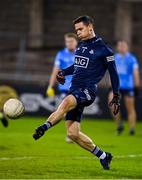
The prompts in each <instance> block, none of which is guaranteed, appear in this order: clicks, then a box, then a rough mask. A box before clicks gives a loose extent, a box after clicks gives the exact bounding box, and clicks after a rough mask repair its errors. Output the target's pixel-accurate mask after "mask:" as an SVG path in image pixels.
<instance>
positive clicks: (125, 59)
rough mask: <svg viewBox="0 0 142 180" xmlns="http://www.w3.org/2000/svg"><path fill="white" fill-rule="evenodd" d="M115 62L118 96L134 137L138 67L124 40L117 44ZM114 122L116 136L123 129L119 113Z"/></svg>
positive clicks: (110, 95)
mask: <svg viewBox="0 0 142 180" xmlns="http://www.w3.org/2000/svg"><path fill="white" fill-rule="evenodd" d="M115 61H116V68H117V70H118V75H119V79H120V94H121V95H122V98H123V99H124V104H125V108H126V111H127V116H128V122H129V127H130V132H129V134H130V135H134V134H135V130H134V129H135V125H136V110H135V96H137V95H138V92H139V85H140V77H139V66H138V62H137V59H136V57H135V56H134V55H133V54H132V53H130V52H129V46H128V43H127V42H126V41H124V40H121V41H118V43H117V53H116V54H115ZM134 95H135V96H134ZM111 98H112V93H111V92H110V93H109V99H111ZM115 120H116V123H117V129H116V132H117V134H121V133H122V131H123V129H124V128H123V123H122V119H121V114H120V113H118V114H117V116H115Z"/></svg>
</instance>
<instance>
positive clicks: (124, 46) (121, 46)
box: [117, 41, 129, 54]
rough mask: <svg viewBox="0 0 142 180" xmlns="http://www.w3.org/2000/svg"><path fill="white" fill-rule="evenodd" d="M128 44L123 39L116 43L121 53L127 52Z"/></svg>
mask: <svg viewBox="0 0 142 180" xmlns="http://www.w3.org/2000/svg"><path fill="white" fill-rule="evenodd" d="M128 49H129V48H128V44H127V43H126V42H124V41H120V42H118V43H117V50H118V52H119V53H121V54H126V53H127V52H128Z"/></svg>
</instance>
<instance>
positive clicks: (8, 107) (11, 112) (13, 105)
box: [3, 99, 25, 119]
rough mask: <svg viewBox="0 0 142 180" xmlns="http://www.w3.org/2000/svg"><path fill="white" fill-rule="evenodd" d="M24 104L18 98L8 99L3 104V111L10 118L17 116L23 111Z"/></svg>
mask: <svg viewBox="0 0 142 180" xmlns="http://www.w3.org/2000/svg"><path fill="white" fill-rule="evenodd" d="M24 110H25V108H24V105H23V103H22V102H21V101H19V100H18V99H9V100H7V101H6V102H5V104H4V106H3V111H4V113H5V114H6V115H7V116H8V117H9V118H11V119H16V118H19V117H20V116H21V115H22V114H23V113H24Z"/></svg>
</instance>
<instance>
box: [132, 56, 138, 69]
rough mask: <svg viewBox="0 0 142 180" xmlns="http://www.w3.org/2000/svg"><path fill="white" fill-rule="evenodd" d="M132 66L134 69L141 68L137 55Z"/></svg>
mask: <svg viewBox="0 0 142 180" xmlns="http://www.w3.org/2000/svg"><path fill="white" fill-rule="evenodd" d="M132 68H133V71H134V70H135V69H138V68H139V64H138V60H137V58H136V57H135V56H133V61H132Z"/></svg>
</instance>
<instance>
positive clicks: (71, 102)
mask: <svg viewBox="0 0 142 180" xmlns="http://www.w3.org/2000/svg"><path fill="white" fill-rule="evenodd" d="M76 105H77V101H76V99H75V97H74V96H73V95H68V96H67V97H65V99H64V100H63V101H62V102H61V104H60V105H59V107H58V108H57V110H56V111H55V112H53V113H52V114H51V115H50V116H49V118H48V119H47V121H46V122H45V124H43V125H41V126H39V127H38V128H37V129H36V130H35V133H34V134H33V138H34V139H35V140H37V139H39V138H40V137H42V136H43V135H44V133H45V131H47V130H48V129H49V128H51V127H52V126H54V125H55V124H57V123H58V122H59V121H60V120H61V119H62V118H63V117H64V114H66V113H67V112H68V111H70V110H72V109H74V108H75V107H76Z"/></svg>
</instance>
